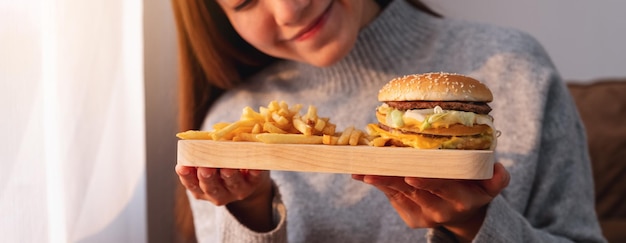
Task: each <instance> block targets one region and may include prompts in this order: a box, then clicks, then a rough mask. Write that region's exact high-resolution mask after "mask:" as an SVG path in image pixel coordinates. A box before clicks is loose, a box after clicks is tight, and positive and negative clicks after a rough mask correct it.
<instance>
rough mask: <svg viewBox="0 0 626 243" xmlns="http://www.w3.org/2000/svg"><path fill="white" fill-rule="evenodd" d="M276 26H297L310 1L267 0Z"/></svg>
mask: <svg viewBox="0 0 626 243" xmlns="http://www.w3.org/2000/svg"><path fill="white" fill-rule="evenodd" d="M268 2H269V3H270V6H269V7H270V8H271V9H272V10H273V14H274V20H275V21H276V24H278V25H293V24H297V23H298V22H299V21H300V20H301V19H302V17H303V15H304V13H305V10H306V9H307V7H308V6H309V5H310V4H311V0H268Z"/></svg>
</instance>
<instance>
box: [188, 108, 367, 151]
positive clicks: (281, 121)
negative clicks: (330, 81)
mask: <svg viewBox="0 0 626 243" xmlns="http://www.w3.org/2000/svg"><path fill="white" fill-rule="evenodd" d="M301 110H302V105H300V104H296V105H294V106H292V107H289V105H287V103H286V102H284V101H281V102H277V101H272V102H270V103H269V104H268V105H267V106H266V107H263V106H262V107H259V111H258V112H257V111H255V110H254V109H252V108H251V107H245V108H244V109H243V111H242V113H241V117H240V119H239V120H238V121H235V122H232V123H225V122H222V123H217V124H215V125H214V126H213V130H212V131H195V130H190V131H186V132H181V133H178V134H176V136H177V137H178V138H180V139H209V140H232V141H251V142H263V143H274V144H327V145H353V146H354V145H367V144H369V142H370V141H369V140H370V138H369V137H368V136H367V133H365V132H363V131H361V130H358V129H355V128H354V127H348V128H346V129H345V131H343V132H336V131H335V130H336V128H337V125H335V124H333V123H332V122H330V119H329V118H327V117H320V116H319V114H318V113H317V107H315V106H313V105H310V106H309V107H308V109H307V110H306V113H304V115H302V114H300V111H301Z"/></svg>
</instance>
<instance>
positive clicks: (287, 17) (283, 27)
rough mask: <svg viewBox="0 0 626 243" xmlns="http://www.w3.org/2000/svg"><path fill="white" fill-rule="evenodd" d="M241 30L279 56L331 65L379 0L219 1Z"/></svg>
mask: <svg viewBox="0 0 626 243" xmlns="http://www.w3.org/2000/svg"><path fill="white" fill-rule="evenodd" d="M216 1H217V2H218V3H219V5H220V6H221V7H222V9H223V10H224V12H225V13H226V16H228V18H229V20H230V22H231V24H232V25H233V27H234V28H235V30H236V31H237V33H239V35H240V36H241V37H242V38H243V39H244V40H246V41H247V42H248V43H250V44H251V45H252V46H254V47H256V48H257V49H259V50H260V51H262V52H264V53H266V54H268V55H270V56H274V57H278V58H284V59H290V60H294V61H300V62H306V63H309V64H312V65H315V66H328V65H331V64H333V63H335V62H336V61H338V60H340V59H341V58H343V57H344V56H345V55H346V54H347V53H348V52H349V51H350V49H351V48H352V46H353V45H354V42H355V41H356V38H357V35H358V32H359V30H360V29H361V28H362V27H363V26H365V25H366V24H367V23H369V22H370V21H371V20H373V19H374V18H375V16H376V15H377V14H378V12H379V11H380V8H379V6H378V5H377V4H376V3H375V2H374V0H216Z"/></svg>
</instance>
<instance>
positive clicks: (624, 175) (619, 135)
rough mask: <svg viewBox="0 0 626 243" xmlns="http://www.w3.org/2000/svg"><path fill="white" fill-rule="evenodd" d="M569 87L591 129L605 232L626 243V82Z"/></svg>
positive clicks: (598, 205) (589, 135)
mask: <svg viewBox="0 0 626 243" xmlns="http://www.w3.org/2000/svg"><path fill="white" fill-rule="evenodd" d="M568 87H569V90H570V93H571V94H572V96H573V97H574V100H575V102H576V105H577V106H578V111H579V112H580V115H581V117H582V120H583V123H584V124H585V127H586V129H587V140H588V142H589V150H590V151H589V152H590V155H591V163H592V167H593V175H594V180H595V192H596V211H597V213H598V218H599V220H600V224H601V226H602V231H603V233H604V235H605V236H606V238H607V239H608V240H609V242H626V200H625V199H626V79H623V80H618V79H612V80H599V81H596V82H593V83H589V84H576V83H568Z"/></svg>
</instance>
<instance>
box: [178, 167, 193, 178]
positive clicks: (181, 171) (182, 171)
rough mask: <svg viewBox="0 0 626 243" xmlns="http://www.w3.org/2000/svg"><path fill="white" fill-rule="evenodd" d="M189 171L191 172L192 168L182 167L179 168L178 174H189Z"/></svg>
mask: <svg viewBox="0 0 626 243" xmlns="http://www.w3.org/2000/svg"><path fill="white" fill-rule="evenodd" d="M189 173H190V170H189V169H187V168H186V167H183V168H180V169H179V170H178V174H180V175H183V176H186V175H189Z"/></svg>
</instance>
